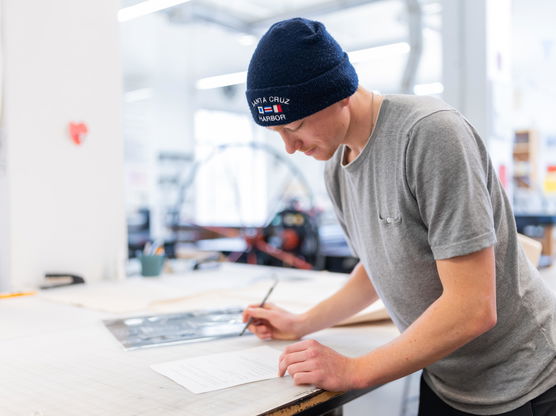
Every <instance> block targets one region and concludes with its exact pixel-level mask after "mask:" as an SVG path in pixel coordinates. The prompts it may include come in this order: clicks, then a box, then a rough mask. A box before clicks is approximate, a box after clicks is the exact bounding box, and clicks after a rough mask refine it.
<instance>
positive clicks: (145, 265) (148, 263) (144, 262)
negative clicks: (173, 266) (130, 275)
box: [139, 254, 165, 277]
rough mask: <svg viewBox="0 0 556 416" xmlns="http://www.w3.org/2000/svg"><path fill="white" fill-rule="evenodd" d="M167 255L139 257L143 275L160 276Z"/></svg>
mask: <svg viewBox="0 0 556 416" xmlns="http://www.w3.org/2000/svg"><path fill="white" fill-rule="evenodd" d="M164 259H165V256H158V255H154V254H153V255H142V256H140V257H139V261H141V275H142V276H148V277H153V276H159V275H160V272H161V271H162V266H163V265H164Z"/></svg>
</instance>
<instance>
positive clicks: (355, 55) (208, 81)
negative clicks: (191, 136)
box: [196, 42, 411, 90]
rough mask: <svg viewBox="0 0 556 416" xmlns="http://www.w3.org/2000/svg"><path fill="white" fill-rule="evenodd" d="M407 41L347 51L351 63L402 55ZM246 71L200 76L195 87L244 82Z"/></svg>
mask: <svg viewBox="0 0 556 416" xmlns="http://www.w3.org/2000/svg"><path fill="white" fill-rule="evenodd" d="M410 49H411V48H410V46H409V43H407V42H398V43H392V44H390V45H384V46H375V47H373V48H367V49H360V50H357V51H352V52H348V55H349V60H350V61H351V63H353V64H356V63H359V62H364V61H370V60H372V59H380V58H386V57H389V56H394V55H403V54H405V53H408V52H409V50H410ZM246 79H247V72H246V71H242V72H234V73H232V74H224V75H217V76H214V77H208V78H201V79H200V80H198V81H197V84H196V87H197V89H199V90H209V89H212V88H219V87H225V86H228V85H237V84H243V83H245V80H246Z"/></svg>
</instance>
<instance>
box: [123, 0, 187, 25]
mask: <svg viewBox="0 0 556 416" xmlns="http://www.w3.org/2000/svg"><path fill="white" fill-rule="evenodd" d="M189 1H191V0H145V1H142V2H141V3H137V4H134V5H133V6H129V7H124V8H123V9H120V10H119V11H118V20H119V21H120V22H127V21H128V20H132V19H136V18H138V17H141V16H145V15H147V14H151V13H155V12H158V11H160V10H164V9H168V8H170V7H174V6H177V5H178V4H182V3H187V2H189Z"/></svg>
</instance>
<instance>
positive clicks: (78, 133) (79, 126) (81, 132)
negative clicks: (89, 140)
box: [68, 121, 89, 145]
mask: <svg viewBox="0 0 556 416" xmlns="http://www.w3.org/2000/svg"><path fill="white" fill-rule="evenodd" d="M68 129H69V134H70V137H71V140H72V141H73V142H74V143H75V144H76V145H80V144H82V143H83V140H85V136H87V133H88V132H89V128H88V127H87V125H86V124H85V123H83V122H80V123H74V122H72V121H71V122H70V123H69V126H68Z"/></svg>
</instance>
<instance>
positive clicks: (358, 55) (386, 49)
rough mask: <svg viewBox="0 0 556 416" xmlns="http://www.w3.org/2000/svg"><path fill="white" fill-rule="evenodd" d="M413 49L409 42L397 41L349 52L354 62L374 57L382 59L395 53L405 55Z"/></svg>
mask: <svg viewBox="0 0 556 416" xmlns="http://www.w3.org/2000/svg"><path fill="white" fill-rule="evenodd" d="M410 50H411V47H410V46H409V43H407V42H397V43H392V44H390V45H384V46H375V47H373V48H367V49H359V50H357V51H351V52H348V55H349V60H350V62H351V63H352V64H357V63H360V62H365V61H370V60H373V59H382V58H387V57H390V56H395V55H403V54H406V53H408V52H409V51H410Z"/></svg>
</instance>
